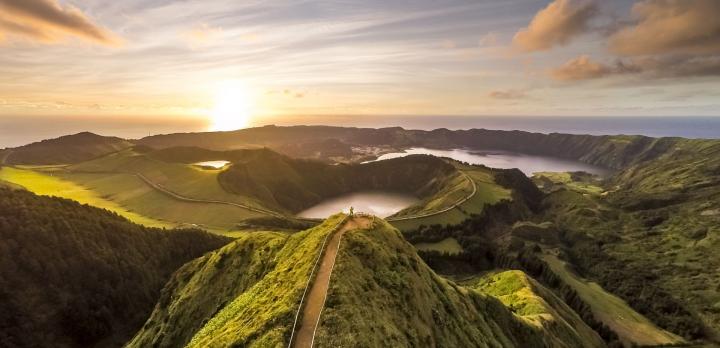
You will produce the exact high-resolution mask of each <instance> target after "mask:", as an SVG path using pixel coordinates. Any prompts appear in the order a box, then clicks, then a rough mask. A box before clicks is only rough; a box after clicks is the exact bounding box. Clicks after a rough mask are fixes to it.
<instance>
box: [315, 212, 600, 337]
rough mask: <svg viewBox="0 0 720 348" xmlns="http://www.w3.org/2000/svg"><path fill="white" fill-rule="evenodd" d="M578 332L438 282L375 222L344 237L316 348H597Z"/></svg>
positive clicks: (587, 333) (394, 234) (585, 331)
mask: <svg viewBox="0 0 720 348" xmlns="http://www.w3.org/2000/svg"><path fill="white" fill-rule="evenodd" d="M575 323H576V324H577V325H579V327H577V328H573V327H570V326H567V325H565V326H562V327H561V326H557V327H554V328H552V329H545V328H543V327H538V326H536V325H530V324H528V323H527V322H526V321H524V320H522V319H520V318H519V317H517V316H515V315H513V314H512V312H511V311H510V309H508V308H507V307H505V306H504V305H503V304H502V303H500V301H498V300H496V299H495V298H492V297H490V296H488V295H485V294H482V293H481V292H478V291H475V290H472V289H469V288H466V287H462V286H458V285H456V284H454V283H452V282H449V281H447V280H445V279H443V278H441V277H439V276H437V275H436V274H434V273H433V272H432V271H431V270H430V269H429V268H428V267H427V266H426V265H425V264H424V263H423V262H422V260H421V259H420V258H419V257H418V256H417V254H416V253H415V251H414V248H413V247H412V245H410V244H409V243H407V242H406V241H404V240H403V238H402V236H401V234H400V232H399V231H397V230H395V229H394V228H393V227H392V226H390V225H389V224H387V223H386V222H384V221H382V220H380V219H376V225H375V226H374V228H373V229H372V230H356V231H349V232H346V234H345V235H344V237H343V241H342V243H341V250H340V252H339V254H338V257H337V261H336V264H335V268H334V271H333V275H332V280H331V284H330V289H329V292H328V297H327V302H326V307H325V309H324V311H323V315H322V317H321V321H320V326H319V328H318V331H317V335H316V337H315V344H316V345H317V346H318V347H352V346H363V347H413V346H415V347H430V346H437V347H478V346H498V347H500V346H502V347H540V346H558V347H561V346H568V347H570V346H572V347H599V346H602V345H603V344H602V341H601V340H600V338H599V336H597V334H595V333H594V332H593V331H592V330H590V329H589V328H587V327H586V326H585V325H584V324H583V323H582V321H576V322H575Z"/></svg>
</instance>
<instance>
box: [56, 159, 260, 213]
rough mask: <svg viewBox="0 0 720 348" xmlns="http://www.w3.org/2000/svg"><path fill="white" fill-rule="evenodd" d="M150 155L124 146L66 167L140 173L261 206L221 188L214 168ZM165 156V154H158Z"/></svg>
mask: <svg viewBox="0 0 720 348" xmlns="http://www.w3.org/2000/svg"><path fill="white" fill-rule="evenodd" d="M166 151H167V150H166ZM257 151H262V150H257ZM257 151H252V152H250V153H253V152H257ZM153 156H154V155H153V152H149V153H144V152H143V153H141V152H138V151H134V150H132V149H128V150H124V151H121V152H118V153H114V154H111V155H109V156H105V157H102V158H98V159H95V160H92V161H87V162H83V163H79V164H76V165H72V166H69V167H68V168H67V171H68V172H69V174H73V173H78V174H84V173H97V174H112V173H126V174H142V176H143V177H145V178H147V179H148V180H149V181H151V182H152V183H154V184H156V185H159V186H161V187H162V188H164V189H167V190H169V191H170V192H173V193H176V194H179V195H182V196H185V197H191V198H195V199H205V200H216V201H225V202H233V203H242V204H248V205H250V206H256V207H262V205H261V204H260V203H258V202H257V201H255V200H253V199H252V198H250V197H247V196H241V195H237V194H231V193H229V192H227V191H225V190H224V189H223V188H222V187H221V186H220V184H219V183H218V171H214V170H212V171H210V170H203V169H201V168H198V167H197V166H193V165H189V164H184V163H177V162H165V161H161V160H158V159H155V158H153ZM165 156H168V155H163V156H161V157H165ZM192 163H194V162H192Z"/></svg>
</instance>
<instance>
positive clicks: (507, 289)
mask: <svg viewBox="0 0 720 348" xmlns="http://www.w3.org/2000/svg"><path fill="white" fill-rule="evenodd" d="M465 283H466V284H467V285H468V286H470V287H472V288H474V289H476V290H478V291H480V292H483V293H486V294H488V295H492V296H495V297H497V298H498V299H500V301H502V303H503V304H505V305H506V306H507V307H508V308H510V310H511V311H512V312H513V313H515V314H517V315H519V316H520V317H522V318H523V319H524V320H526V321H527V322H528V323H531V324H534V325H537V326H539V327H544V328H545V329H547V330H550V331H554V330H558V331H562V330H567V331H572V330H576V331H578V333H579V334H580V335H582V336H583V337H586V338H593V339H594V340H593V343H592V344H594V345H595V346H603V345H604V343H603V342H602V340H601V339H600V337H599V336H597V333H595V332H594V331H592V329H591V328H589V327H588V326H587V325H586V324H585V323H584V322H583V320H582V319H581V318H580V316H579V315H578V314H577V313H575V312H574V311H573V310H572V309H571V308H570V307H569V306H568V305H567V304H565V302H563V301H562V300H561V299H560V298H558V297H557V296H556V295H555V294H554V293H553V292H552V291H551V290H549V289H547V288H546V287H544V286H543V285H541V284H540V283H539V282H537V281H536V280H535V279H532V278H531V277H530V276H528V275H527V274H525V273H524V272H522V271H517V270H515V271H496V272H489V273H486V274H484V275H482V276H480V277H477V278H475V279H473V280H470V281H467V282H465ZM588 343H589V342H588Z"/></svg>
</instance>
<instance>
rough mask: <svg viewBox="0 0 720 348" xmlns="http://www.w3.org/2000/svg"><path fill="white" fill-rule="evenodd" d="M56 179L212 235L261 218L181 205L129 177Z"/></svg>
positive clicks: (232, 209) (229, 208)
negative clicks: (206, 230)
mask: <svg viewBox="0 0 720 348" xmlns="http://www.w3.org/2000/svg"><path fill="white" fill-rule="evenodd" d="M59 175H62V176H63V177H64V178H66V179H68V180H72V181H74V182H77V183H81V184H82V185H83V186H85V187H88V188H89V189H91V190H93V191H94V192H97V193H98V194H100V195H102V196H103V197H107V199H109V200H111V201H113V202H118V203H119V204H122V205H123V206H125V207H128V208H129V209H132V210H133V211H137V212H139V213H141V214H143V215H146V216H151V217H154V218H157V219H161V220H163V221H170V222H173V223H175V224H195V225H198V226H202V227H203V228H207V229H208V230H210V231H212V232H215V233H227V232H228V231H230V230H233V229H234V228H235V227H236V225H237V224H238V223H240V222H241V221H242V220H244V219H248V218H254V217H261V216H265V215H262V214H258V213H255V212H252V211H249V210H247V209H243V208H240V207H235V206H230V205H224V204H208V203H194V202H185V201H181V200H178V199H175V198H173V197H170V196H168V195H166V194H164V193H162V192H159V191H157V190H155V189H154V188H152V187H150V186H148V185H147V184H146V183H145V182H143V181H142V180H141V179H139V178H138V177H136V176H134V175H130V174H84V173H72V174H59Z"/></svg>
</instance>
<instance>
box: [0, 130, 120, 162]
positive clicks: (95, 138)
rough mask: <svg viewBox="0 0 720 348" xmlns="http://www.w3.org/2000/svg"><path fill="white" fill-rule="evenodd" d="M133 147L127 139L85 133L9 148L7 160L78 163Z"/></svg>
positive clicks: (5, 158)
mask: <svg viewBox="0 0 720 348" xmlns="http://www.w3.org/2000/svg"><path fill="white" fill-rule="evenodd" d="M131 146H133V144H132V143H131V142H129V141H127V140H124V139H120V138H117V137H105V136H101V135H97V134H93V133H90V132H83V133H78V134H73V135H66V136H62V137H59V138H56V139H49V140H43V141H40V142H36V143H32V144H28V145H24V146H20V147H16V148H12V149H6V150H5V152H6V155H5V157H4V163H7V164H26V165H39V164H43V165H47V164H70V163H78V162H83V161H87V160H90V159H93V158H96V157H101V156H104V155H107V154H109V153H112V152H116V151H119V150H122V149H126V148H128V147H131ZM0 157H2V155H0Z"/></svg>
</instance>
